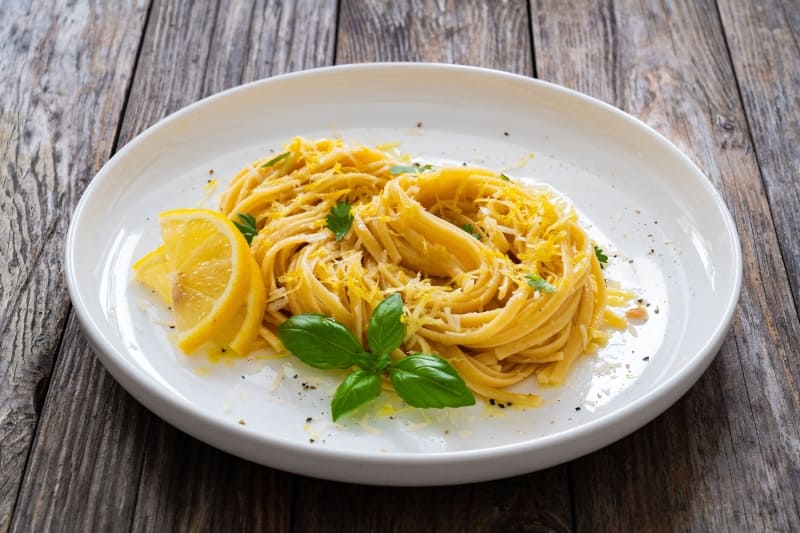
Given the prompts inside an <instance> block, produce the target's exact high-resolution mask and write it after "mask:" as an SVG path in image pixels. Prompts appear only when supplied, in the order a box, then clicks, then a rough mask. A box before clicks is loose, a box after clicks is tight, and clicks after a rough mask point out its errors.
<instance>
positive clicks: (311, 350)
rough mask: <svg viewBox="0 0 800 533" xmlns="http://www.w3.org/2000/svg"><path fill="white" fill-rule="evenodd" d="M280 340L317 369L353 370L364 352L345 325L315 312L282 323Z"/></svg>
mask: <svg viewBox="0 0 800 533" xmlns="http://www.w3.org/2000/svg"><path fill="white" fill-rule="evenodd" d="M278 338H280V339H281V342H282V343H283V345H284V346H285V347H286V349H287V350H289V351H290V352H291V353H292V355H294V356H295V357H297V358H298V359H300V360H301V361H303V362H304V363H305V364H307V365H309V366H313V367H315V368H324V369H327V368H350V367H351V366H353V364H354V363H355V359H356V355H357V354H359V353H361V352H362V351H363V349H362V347H361V343H360V342H358V340H357V339H356V338H355V337H354V336H353V334H352V333H350V330H349V329H347V327H346V326H344V325H343V324H342V323H340V322H337V321H336V320H334V319H333V318H331V317H329V316H323V315H316V314H312V313H303V314H301V315H295V316H293V317H292V318H290V319H289V320H287V321H286V322H284V323H283V324H281V325H280V327H279V328H278Z"/></svg>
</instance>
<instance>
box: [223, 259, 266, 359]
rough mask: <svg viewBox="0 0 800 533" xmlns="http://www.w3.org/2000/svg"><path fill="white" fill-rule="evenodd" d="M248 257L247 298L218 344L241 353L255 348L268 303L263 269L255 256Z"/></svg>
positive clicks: (224, 329)
mask: <svg viewBox="0 0 800 533" xmlns="http://www.w3.org/2000/svg"><path fill="white" fill-rule="evenodd" d="M248 259H249V263H250V283H249V284H248V288H247V299H246V300H245V301H244V302H242V305H241V306H240V307H239V309H238V311H237V312H236V314H235V315H234V318H233V319H232V321H231V323H230V324H229V325H228V326H225V327H223V328H222V337H221V338H220V339H218V340H217V344H219V345H220V346H227V347H228V348H230V349H231V350H233V351H234V352H236V353H237V354H239V355H244V354H246V353H247V352H249V351H250V350H251V349H253V348H254V343H255V341H256V339H257V338H258V333H259V329H260V328H261V320H262V319H263V318H264V308H265V307H266V304H267V289H266V287H265V286H264V279H263V278H262V277H261V269H260V268H259V267H258V264H257V263H256V262H255V259H253V256H250V257H249V258H248Z"/></svg>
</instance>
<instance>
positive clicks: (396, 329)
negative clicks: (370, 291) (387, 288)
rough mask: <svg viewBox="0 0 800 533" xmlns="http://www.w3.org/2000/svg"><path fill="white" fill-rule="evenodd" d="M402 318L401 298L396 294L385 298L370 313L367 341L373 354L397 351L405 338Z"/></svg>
mask: <svg viewBox="0 0 800 533" xmlns="http://www.w3.org/2000/svg"><path fill="white" fill-rule="evenodd" d="M402 316H403V298H402V296H400V293H398V292H396V293H394V294H392V295H391V296H389V297H388V298H385V299H384V300H383V301H382V302H381V303H379V304H378V305H377V306H376V307H375V309H374V310H373V311H372V316H371V317H370V318H369V326H368V327H367V341H368V342H369V349H370V350H372V351H373V353H375V354H378V355H381V354H388V353H391V352H393V351H394V350H396V349H397V347H398V346H400V344H401V343H402V342H403V338H404V337H405V336H406V327H405V325H404V324H403V322H402V321H401V320H400V319H401V317H402Z"/></svg>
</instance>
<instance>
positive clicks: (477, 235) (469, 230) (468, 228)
mask: <svg viewBox="0 0 800 533" xmlns="http://www.w3.org/2000/svg"><path fill="white" fill-rule="evenodd" d="M461 229H463V230H464V231H466V232H467V233H469V234H470V235H472V236H473V237H475V238H476V239H478V240H481V234H480V233H475V231H473V228H472V224H462V225H461Z"/></svg>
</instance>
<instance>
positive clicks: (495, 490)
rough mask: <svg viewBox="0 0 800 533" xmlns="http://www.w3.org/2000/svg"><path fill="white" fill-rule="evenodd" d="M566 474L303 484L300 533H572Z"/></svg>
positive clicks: (297, 510) (299, 487) (297, 520)
mask: <svg viewBox="0 0 800 533" xmlns="http://www.w3.org/2000/svg"><path fill="white" fill-rule="evenodd" d="M564 474H565V473H564V468H563V467H557V468H552V469H550V470H545V471H542V472H538V473H537V474H534V475H527V476H518V477H515V478H511V479H505V480H502V481H495V482H488V483H473V484H469V485H459V486H451V487H421V488H389V487H364V486H360V485H348V484H345V483H334V482H329V481H320V480H311V479H308V478H298V480H297V483H296V490H295V502H294V513H293V524H294V528H293V529H294V530H295V531H334V532H347V531H381V532H397V533H403V532H406V531H413V532H415V533H423V532H428V531H436V532H446V531H452V532H458V533H461V532H472V531H474V532H484V531H497V532H503V533H505V532H522V531H552V532H567V531H571V530H572V523H571V515H570V508H569V489H568V486H567V484H566V483H565V475H564Z"/></svg>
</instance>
